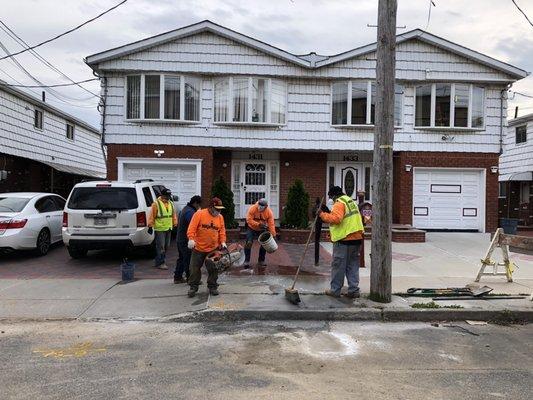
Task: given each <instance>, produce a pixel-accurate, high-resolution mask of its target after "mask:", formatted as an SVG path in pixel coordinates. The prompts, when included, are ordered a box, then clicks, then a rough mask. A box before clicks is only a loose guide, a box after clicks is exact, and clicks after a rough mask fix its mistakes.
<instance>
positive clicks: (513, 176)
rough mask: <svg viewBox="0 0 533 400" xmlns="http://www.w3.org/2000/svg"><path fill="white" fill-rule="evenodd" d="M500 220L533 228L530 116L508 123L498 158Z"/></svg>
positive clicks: (532, 119)
mask: <svg viewBox="0 0 533 400" xmlns="http://www.w3.org/2000/svg"><path fill="white" fill-rule="evenodd" d="M499 211H500V217H502V218H517V219H518V220H519V223H520V225H531V226H533V114H528V115H524V116H523V117H520V118H515V119H512V120H510V121H509V127H508V128H507V130H506V134H505V138H504V142H503V153H502V155H501V156H500V210H499Z"/></svg>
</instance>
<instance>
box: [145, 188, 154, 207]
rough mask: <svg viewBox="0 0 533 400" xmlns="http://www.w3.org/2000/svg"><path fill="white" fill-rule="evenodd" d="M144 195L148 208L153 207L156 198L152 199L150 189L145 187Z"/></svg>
mask: <svg viewBox="0 0 533 400" xmlns="http://www.w3.org/2000/svg"><path fill="white" fill-rule="evenodd" d="M143 195H144V202H145V203H146V207H151V206H152V203H153V202H154V198H153V197H152V192H150V188H149V187H143Z"/></svg>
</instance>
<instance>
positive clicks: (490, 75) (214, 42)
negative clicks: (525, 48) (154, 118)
mask: <svg viewBox="0 0 533 400" xmlns="http://www.w3.org/2000/svg"><path fill="white" fill-rule="evenodd" d="M396 51H397V54H396V58H397V65H396V77H397V79H407V80H425V79H432V80H467V81H500V80H505V81H512V80H513V79H512V78H510V77H509V76H508V75H506V74H505V73H503V72H499V71H497V70H495V69H493V68H490V67H488V66H485V65H482V64H480V63H476V62H474V61H472V60H469V59H467V58H464V57H461V56H459V55H456V54H453V53H451V52H449V51H446V50H441V49H439V48H438V47H436V46H432V45H429V44H426V43H424V42H421V41H420V40H416V39H413V40H409V41H406V42H402V43H400V44H399V45H398V46H397V50H396ZM375 60H376V55H375V53H369V54H366V55H363V56H360V57H357V58H353V59H350V60H345V61H341V62H338V63H335V64H332V65H329V66H325V67H322V68H318V69H307V68H304V67H300V66H297V65H295V64H293V63H290V62H288V61H285V60H281V59H279V58H277V57H274V56H271V55H268V54H265V53H263V52H261V51H259V50H256V49H253V48H251V47H248V46H245V45H242V44H240V43H237V42H235V41H232V40H230V39H227V38H224V37H221V36H218V35H215V34H213V33H207V32H203V33H199V34H196V35H193V36H188V37H185V38H181V39H178V40H175V41H172V42H168V43H165V44H161V45H158V46H154V47H152V48H149V49H145V50H142V51H139V52H137V53H132V54H129V55H126V56H123V57H120V58H117V59H113V60H109V61H104V62H102V63H100V64H99V65H98V69H100V70H107V71H165V72H168V71H180V72H190V73H203V74H244V75H249V74H252V75H263V76H287V77H309V78H313V77H314V78H370V79H374V78H375V66H376V62H375ZM426 71H427V72H426Z"/></svg>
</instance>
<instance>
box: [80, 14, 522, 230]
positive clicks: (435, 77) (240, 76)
mask: <svg viewBox="0 0 533 400" xmlns="http://www.w3.org/2000/svg"><path fill="white" fill-rule="evenodd" d="M86 63H87V64H88V65H89V66H90V67H91V68H92V69H93V70H94V71H95V73H96V74H98V76H100V77H101V82H102V95H103V96H104V97H105V99H106V108H105V110H103V112H104V115H103V119H104V121H105V123H104V129H105V143H106V145H107V148H108V177H109V178H112V179H116V178H118V179H138V178H155V179H158V180H164V181H165V182H166V183H167V185H168V186H169V187H171V188H172V189H174V190H175V191H177V192H178V193H179V195H180V197H181V198H182V200H185V199H187V198H188V197H189V196H191V195H193V194H195V193H201V194H203V195H205V196H207V195H209V193H210V190H211V185H212V183H213V180H214V178H216V177H218V176H220V175H221V176H223V177H224V178H225V179H226V180H227V181H228V182H230V184H231V188H232V190H233V193H234V195H235V203H236V210H237V211H236V213H237V217H240V218H242V217H244V215H245V212H246V209H247V208H248V207H249V205H250V204H253V203H254V202H255V201H256V200H257V199H258V198H260V197H266V198H267V199H268V200H269V202H270V204H271V206H272V208H273V210H274V213H275V215H276V217H279V216H280V210H281V209H282V207H283V206H284V204H285V202H286V200H287V191H288V188H289V187H290V186H291V185H292V183H293V182H294V180H295V179H297V178H299V179H302V180H303V181H304V184H305V187H306V189H307V190H308V191H309V193H310V195H311V198H315V197H321V196H324V195H325V193H326V192H327V189H328V187H329V186H330V185H333V184H335V185H340V186H342V187H343V188H344V190H345V192H346V193H347V194H348V195H351V196H355V195H356V191H357V190H364V191H365V192H366V197H367V199H368V200H369V201H370V202H371V201H372V197H373V194H372V150H373V138H374V121H375V107H374V106H375V102H376V95H375V93H376V85H375V78H376V71H375V67H376V44H375V43H372V44H369V45H366V46H363V47H359V48H356V49H353V50H349V51H346V52H344V53H341V54H338V55H334V56H324V55H318V54H316V53H310V54H306V55H295V54H291V53H288V52H286V51H284V50H281V49H279V48H276V47H274V46H271V45H269V44H267V43H264V42H262V41H259V40H256V39H253V38H251V37H248V36H246V35H243V34H241V33H238V32H235V31H233V30H230V29H227V28H225V27H223V26H220V25H217V24H214V23H212V22H210V21H203V22H200V23H197V24H194V25H190V26H186V27H184V28H180V29H177V30H174V31H170V32H167V33H163V34H161V35H157V36H154V37H151V38H148V39H144V40H140V41H138V42H135V43H131V44H127V45H125V46H122V47H118V48H115V49H111V50H107V51H104V52H102V53H98V54H95V55H91V56H89V57H87V58H86ZM526 75H527V73H526V72H525V71H523V70H521V69H519V68H516V67H513V66H511V65H508V64H506V63H503V62H500V61H498V60H495V59H493V58H491V57H488V56H485V55H483V54H480V53H478V52H475V51H473V50H469V49H467V48H465V47H462V46H460V45H457V44H454V43H451V42H449V41H447V40H445V39H442V38H440V37H437V36H434V35H431V34H429V33H427V32H424V31H421V30H414V31H411V32H407V33H403V34H401V35H398V37H397V51H396V82H397V84H396V89H395V99H396V107H395V124H396V132H395V141H394V222H397V223H402V224H413V225H414V226H415V227H419V228H426V229H429V228H434V229H471V230H479V231H486V230H493V229H495V228H496V226H497V217H498V210H497V201H496V199H497V195H498V173H497V166H498V155H499V151H500V138H501V135H502V132H503V127H504V126H505V125H506V121H505V115H506V107H507V105H506V101H505V98H504V96H503V94H505V91H506V87H507V85H508V84H510V83H512V82H514V81H516V80H518V79H521V78H523V77H525V76H526Z"/></svg>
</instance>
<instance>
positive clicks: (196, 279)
mask: <svg viewBox="0 0 533 400" xmlns="http://www.w3.org/2000/svg"><path fill="white" fill-rule="evenodd" d="M208 254H209V253H203V252H200V251H197V250H193V251H192V255H191V263H190V265H189V269H190V272H191V275H190V276H189V285H190V286H191V289H196V290H198V286H200V279H201V278H202V265H204V262H205V258H206V257H207V255H208ZM206 269H207V287H208V288H209V289H216V288H217V287H218V283H217V280H218V272H217V270H216V269H214V268H209V267H208V266H207V265H206Z"/></svg>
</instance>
